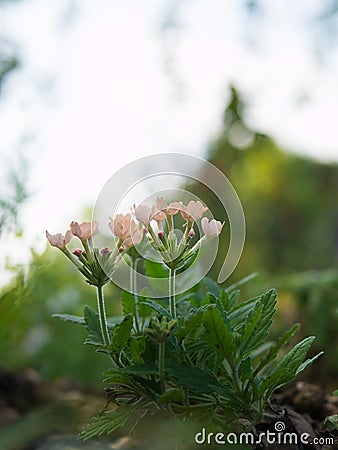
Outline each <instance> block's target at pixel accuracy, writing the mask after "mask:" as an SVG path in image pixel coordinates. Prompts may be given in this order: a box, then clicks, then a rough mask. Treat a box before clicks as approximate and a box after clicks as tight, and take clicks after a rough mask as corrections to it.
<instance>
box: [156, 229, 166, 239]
mask: <svg viewBox="0 0 338 450" xmlns="http://www.w3.org/2000/svg"><path fill="white" fill-rule="evenodd" d="M157 236H158V237H159V238H160V239H161V238H164V236H165V232H164V231H162V230H160V231H159V232H158V233H157Z"/></svg>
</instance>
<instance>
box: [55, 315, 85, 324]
mask: <svg viewBox="0 0 338 450" xmlns="http://www.w3.org/2000/svg"><path fill="white" fill-rule="evenodd" d="M52 317H54V318H56V319H60V320H62V321H64V322H72V323H77V324H79V325H86V321H85V319H84V317H80V316H73V315H72V314H53V315H52Z"/></svg>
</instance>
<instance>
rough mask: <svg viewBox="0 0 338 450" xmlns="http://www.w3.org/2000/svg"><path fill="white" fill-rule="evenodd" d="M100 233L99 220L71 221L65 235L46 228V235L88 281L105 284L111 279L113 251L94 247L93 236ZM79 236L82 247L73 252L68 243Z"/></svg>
mask: <svg viewBox="0 0 338 450" xmlns="http://www.w3.org/2000/svg"><path fill="white" fill-rule="evenodd" d="M98 233H99V227H98V222H97V221H93V222H83V223H81V224H79V223H78V222H74V221H73V222H71V224H70V229H69V230H68V231H66V233H65V234H64V235H62V234H61V233H57V234H54V235H52V234H50V233H49V232H48V231H47V230H46V237H47V239H48V241H49V243H50V245H51V246H52V247H57V248H59V249H60V250H61V251H62V252H63V253H64V254H65V255H66V256H67V257H68V258H69V259H70V260H71V261H72V263H73V264H74V265H75V266H76V267H77V268H78V269H79V271H80V272H81V273H82V275H84V277H85V278H86V280H87V282H88V283H89V284H92V285H94V286H103V285H104V284H106V283H107V282H108V281H109V277H108V275H107V274H109V273H110V272H112V270H113V267H114V264H113V259H114V258H112V256H113V252H112V251H111V250H110V249H109V248H107V247H104V248H102V249H101V250H100V251H99V250H98V249H97V248H94V247H93V241H92V238H93V237H94V236H95V235H97V234H98ZM74 236H75V237H77V238H78V239H79V240H80V242H81V244H82V248H75V249H74V250H73V252H71V251H70V250H69V249H68V247H67V244H69V242H70V241H71V239H72V238H73V237H74Z"/></svg>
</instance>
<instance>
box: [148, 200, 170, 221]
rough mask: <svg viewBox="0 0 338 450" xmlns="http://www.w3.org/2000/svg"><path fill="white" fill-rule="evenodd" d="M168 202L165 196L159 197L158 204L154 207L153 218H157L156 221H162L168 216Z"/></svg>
mask: <svg viewBox="0 0 338 450" xmlns="http://www.w3.org/2000/svg"><path fill="white" fill-rule="evenodd" d="M166 209H167V202H166V201H165V200H164V198H163V197H157V199H156V206H153V207H152V211H151V212H152V215H151V219H153V220H156V222H161V221H162V220H165V219H166V218H167V214H166Z"/></svg>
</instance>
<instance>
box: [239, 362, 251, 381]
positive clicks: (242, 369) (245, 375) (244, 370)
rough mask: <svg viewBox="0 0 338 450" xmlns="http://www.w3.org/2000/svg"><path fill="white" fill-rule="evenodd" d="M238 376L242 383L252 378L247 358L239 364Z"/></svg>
mask: <svg viewBox="0 0 338 450" xmlns="http://www.w3.org/2000/svg"><path fill="white" fill-rule="evenodd" d="M238 376H239V378H240V379H241V380H242V381H246V380H248V379H250V378H251V377H252V364H251V358H250V357H249V356H248V357H247V358H245V359H243V360H242V361H241V362H240V364H239V367H238Z"/></svg>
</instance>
